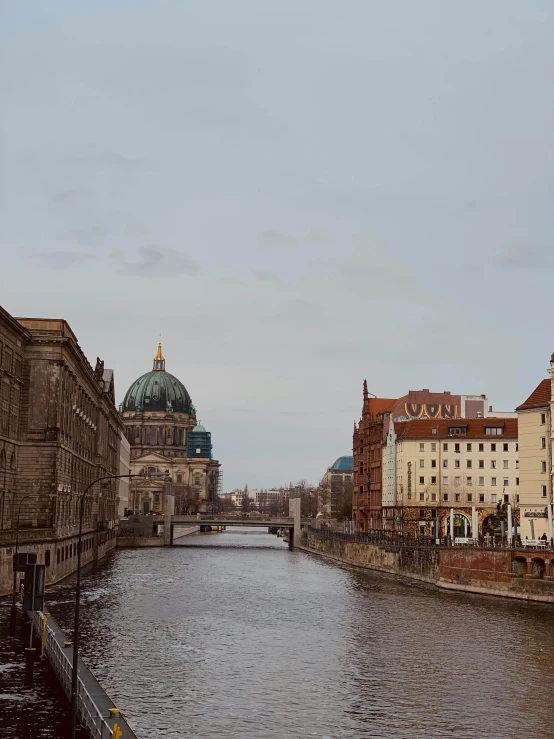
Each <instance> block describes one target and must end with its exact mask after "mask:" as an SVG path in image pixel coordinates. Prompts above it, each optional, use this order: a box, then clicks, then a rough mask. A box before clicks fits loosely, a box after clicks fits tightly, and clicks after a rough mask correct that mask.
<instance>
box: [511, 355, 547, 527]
mask: <svg viewBox="0 0 554 739" xmlns="http://www.w3.org/2000/svg"><path fill="white" fill-rule="evenodd" d="M548 374H549V375H550V377H549V378H548V379H545V380H542V382H541V383H540V384H539V385H538V387H537V388H536V389H535V390H534V391H533V392H532V393H531V395H530V396H529V397H528V398H527V400H526V401H525V403H522V405H520V406H519V407H518V408H517V409H516V410H517V414H518V424H519V444H520V461H521V471H520V475H521V489H520V501H521V538H522V539H525V538H527V539H539V538H541V537H543V536H546V537H547V539H552V538H554V532H553V530H552V529H553V527H552V503H553V500H552V494H553V478H554V462H553V458H554V429H553V425H554V424H553V421H554V354H553V355H552V357H551V358H550V368H549V370H548Z"/></svg>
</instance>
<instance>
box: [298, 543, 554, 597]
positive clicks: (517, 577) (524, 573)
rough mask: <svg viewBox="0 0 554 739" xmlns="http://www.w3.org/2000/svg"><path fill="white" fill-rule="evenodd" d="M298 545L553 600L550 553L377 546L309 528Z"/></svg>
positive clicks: (457, 583)
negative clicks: (317, 532) (320, 533)
mask: <svg viewBox="0 0 554 739" xmlns="http://www.w3.org/2000/svg"><path fill="white" fill-rule="evenodd" d="M299 548H301V549H304V550H305V551H308V552H311V553H312V554H319V555H322V556H324V557H328V558H330V559H335V560H337V561H339V562H344V563H346V564H350V565H354V566H355V567H362V568H365V569H370V570H375V571H377V572H385V573H387V574H390V575H396V576H401V577H407V578H410V579H412V580H420V581H423V582H428V583H431V584H433V585H436V586H437V587H440V588H444V589H446V590H459V591H466V592H470V593H479V594H484V595H496V596H502V597H506V598H518V599H522V600H531V601H537V602H542V603H554V552H545V551H536V550H534V551H529V550H522V549H481V548H472V547H418V546H417V545H414V546H398V545H392V544H391V545H378V544H366V543H361V542H353V541H348V540H345V539H338V538H337V539H334V538H328V537H326V536H320V535H318V534H314V533H312V532H304V533H303V535H302V542H301V545H300V547H299Z"/></svg>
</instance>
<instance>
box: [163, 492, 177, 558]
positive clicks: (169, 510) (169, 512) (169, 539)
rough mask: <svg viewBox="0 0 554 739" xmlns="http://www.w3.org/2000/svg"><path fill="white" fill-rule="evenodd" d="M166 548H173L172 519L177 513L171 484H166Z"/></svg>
mask: <svg viewBox="0 0 554 739" xmlns="http://www.w3.org/2000/svg"><path fill="white" fill-rule="evenodd" d="M164 505H165V509H164V546H165V547H171V546H173V524H172V523H171V519H172V517H173V515H174V513H175V496H174V495H173V485H172V484H171V483H170V482H166V483H164Z"/></svg>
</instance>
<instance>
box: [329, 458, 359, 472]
mask: <svg viewBox="0 0 554 739" xmlns="http://www.w3.org/2000/svg"><path fill="white" fill-rule="evenodd" d="M329 469H330V471H331V472H353V470H354V457H339V458H338V459H337V461H336V462H335V463H334V465H333V466H332V467H330V468H329Z"/></svg>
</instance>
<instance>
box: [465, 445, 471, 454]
mask: <svg viewBox="0 0 554 739" xmlns="http://www.w3.org/2000/svg"><path fill="white" fill-rule="evenodd" d="M466 449H467V451H468V452H470V451H471V444H467V445H466Z"/></svg>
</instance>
